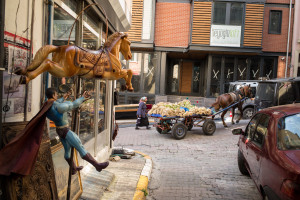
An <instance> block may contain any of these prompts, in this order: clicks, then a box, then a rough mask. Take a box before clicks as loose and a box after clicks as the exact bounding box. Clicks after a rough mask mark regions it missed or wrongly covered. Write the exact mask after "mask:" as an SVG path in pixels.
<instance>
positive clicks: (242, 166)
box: [238, 150, 249, 176]
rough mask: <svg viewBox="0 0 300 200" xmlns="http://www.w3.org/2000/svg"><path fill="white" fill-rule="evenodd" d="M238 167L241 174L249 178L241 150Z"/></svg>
mask: <svg viewBox="0 0 300 200" xmlns="http://www.w3.org/2000/svg"><path fill="white" fill-rule="evenodd" d="M238 166H239V170H240V172H241V174H243V175H246V176H249V172H248V170H247V168H246V165H245V158H244V156H243V154H242V152H241V151H240V150H238Z"/></svg>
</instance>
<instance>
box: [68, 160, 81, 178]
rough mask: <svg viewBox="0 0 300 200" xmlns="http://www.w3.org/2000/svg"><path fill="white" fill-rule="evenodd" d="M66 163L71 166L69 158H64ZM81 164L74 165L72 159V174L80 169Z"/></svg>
mask: <svg viewBox="0 0 300 200" xmlns="http://www.w3.org/2000/svg"><path fill="white" fill-rule="evenodd" d="M66 161H67V163H68V164H69V165H70V166H71V162H72V161H71V158H68V159H66ZM82 168H83V167H82V166H78V167H77V166H76V164H75V162H74V161H73V165H72V175H74V174H76V173H77V172H78V171H80V170H82Z"/></svg>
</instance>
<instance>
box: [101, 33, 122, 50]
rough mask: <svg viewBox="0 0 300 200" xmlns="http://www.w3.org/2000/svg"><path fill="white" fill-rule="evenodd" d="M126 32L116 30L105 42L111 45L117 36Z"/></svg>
mask: <svg viewBox="0 0 300 200" xmlns="http://www.w3.org/2000/svg"><path fill="white" fill-rule="evenodd" d="M122 34H124V33H120V32H115V33H113V34H112V35H110V36H109V37H108V38H107V41H106V42H105V43H104V46H105V47H110V46H111V45H112V44H113V42H114V41H115V39H116V38H118V37H120V36H121V35H122Z"/></svg>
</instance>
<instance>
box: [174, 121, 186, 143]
mask: <svg viewBox="0 0 300 200" xmlns="http://www.w3.org/2000/svg"><path fill="white" fill-rule="evenodd" d="M186 132H187V127H186V126H185V125H184V124H182V123H177V124H174V126H173V127H172V136H173V137H174V138H175V139H177V140H181V139H183V138H184V137H185V136H186Z"/></svg>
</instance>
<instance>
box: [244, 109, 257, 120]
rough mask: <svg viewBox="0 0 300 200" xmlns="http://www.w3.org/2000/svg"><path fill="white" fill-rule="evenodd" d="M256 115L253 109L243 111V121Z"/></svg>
mask: <svg viewBox="0 0 300 200" xmlns="http://www.w3.org/2000/svg"><path fill="white" fill-rule="evenodd" d="M253 115H254V109H253V108H246V109H245V110H243V119H250V118H251V117H252V116H253Z"/></svg>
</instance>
